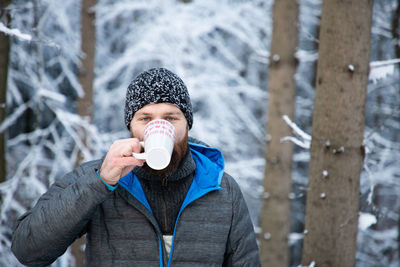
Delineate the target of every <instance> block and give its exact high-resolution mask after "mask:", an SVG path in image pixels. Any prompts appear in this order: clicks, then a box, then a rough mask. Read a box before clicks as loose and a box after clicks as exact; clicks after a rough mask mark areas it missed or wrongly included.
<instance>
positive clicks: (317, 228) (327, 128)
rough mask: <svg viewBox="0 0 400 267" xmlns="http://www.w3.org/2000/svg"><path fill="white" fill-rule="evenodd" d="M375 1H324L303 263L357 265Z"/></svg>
mask: <svg viewBox="0 0 400 267" xmlns="http://www.w3.org/2000/svg"><path fill="white" fill-rule="evenodd" d="M372 5H373V1H372V0H366V1H359V0H352V1H350V0H347V1H323V5H322V20H321V29H320V44H319V60H318V69H317V84H316V95H315V107H314V116H313V127H312V143H311V160H310V170H309V172H310V173H309V186H308V191H307V203H306V219H305V229H306V230H305V231H306V233H307V234H306V235H305V237H304V245H303V258H302V263H303V265H309V264H310V263H311V262H313V261H314V262H315V264H316V266H343V267H346V266H354V265H355V253H356V237H357V226H358V208H359V198H360V173H361V168H362V164H363V158H364V149H363V146H362V141H363V132H364V122H365V100H366V89H367V84H368V72H369V51H370V35H371V32H370V30H371V21H372Z"/></svg>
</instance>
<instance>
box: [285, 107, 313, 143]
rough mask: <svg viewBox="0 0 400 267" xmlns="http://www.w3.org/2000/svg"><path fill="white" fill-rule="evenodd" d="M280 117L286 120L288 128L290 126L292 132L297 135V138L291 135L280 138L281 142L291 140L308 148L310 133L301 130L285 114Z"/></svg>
mask: <svg viewBox="0 0 400 267" xmlns="http://www.w3.org/2000/svg"><path fill="white" fill-rule="evenodd" d="M282 118H283V120H284V121H285V122H286V124H287V125H289V127H290V128H292V130H293V132H294V134H295V135H297V138H296V137H293V136H285V137H283V138H281V142H286V141H291V142H293V143H294V144H296V145H298V146H300V147H302V148H305V149H310V145H311V135H309V134H307V133H305V132H304V131H303V130H301V129H300V127H298V126H297V125H296V124H295V123H294V122H292V121H291V120H290V118H289V117H288V116H287V115H283V116H282Z"/></svg>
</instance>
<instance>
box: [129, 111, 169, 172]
mask: <svg viewBox="0 0 400 267" xmlns="http://www.w3.org/2000/svg"><path fill="white" fill-rule="evenodd" d="M175 136H176V131H175V127H174V126H173V125H172V124H171V123H170V122H169V121H166V120H162V119H157V120H152V121H150V122H149V123H147V124H146V126H145V127H144V142H141V144H142V146H143V147H144V153H132V156H134V157H135V158H137V159H144V160H146V164H147V165H148V166H149V167H150V168H152V169H154V170H162V169H165V168H166V167H167V166H168V164H169V162H170V161H171V156H172V151H173V149H174V141H175Z"/></svg>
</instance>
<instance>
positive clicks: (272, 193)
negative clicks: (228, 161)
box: [260, 0, 299, 266]
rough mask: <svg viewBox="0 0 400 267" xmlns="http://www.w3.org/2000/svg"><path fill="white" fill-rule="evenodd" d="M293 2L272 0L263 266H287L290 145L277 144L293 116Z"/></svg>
mask: <svg viewBox="0 0 400 267" xmlns="http://www.w3.org/2000/svg"><path fill="white" fill-rule="evenodd" d="M298 13H299V7H298V3H297V1H292V0H282V1H275V3H274V9H273V16H274V17H273V33H272V41H271V60H270V69H269V103H268V123H267V124H268V126H267V132H268V134H269V135H270V140H269V142H268V143H267V147H266V154H265V158H266V161H267V164H266V168H265V175H264V191H265V193H264V198H263V208H262V214H261V228H262V233H263V235H262V236H261V254H260V257H261V262H262V265H263V266H288V264H289V245H288V236H289V233H290V199H289V193H290V191H291V172H292V155H293V144H292V143H289V142H287V143H281V141H280V140H281V138H283V137H285V136H290V135H291V130H290V128H289V127H288V125H287V124H286V123H285V122H284V120H283V119H282V116H283V115H287V116H289V117H290V118H293V116H294V107H295V103H294V101H295V95H296V84H295V81H294V75H295V72H296V66H297V62H296V59H295V51H296V46H297V41H298V27H297V23H298Z"/></svg>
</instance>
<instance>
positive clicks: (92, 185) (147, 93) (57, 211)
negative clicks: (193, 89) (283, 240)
mask: <svg viewBox="0 0 400 267" xmlns="http://www.w3.org/2000/svg"><path fill="white" fill-rule="evenodd" d="M154 119H164V120H167V121H169V122H170V123H172V124H173V125H174V127H175V129H176V139H175V144H174V149H173V155H172V159H171V163H170V164H169V165H168V166H167V167H166V168H165V169H163V170H157V171H156V170H153V169H151V168H150V167H149V166H147V165H146V163H145V161H144V160H138V159H136V158H134V157H133V156H132V153H133V152H135V153H138V152H140V150H141V146H140V143H139V141H141V140H143V129H144V126H145V125H146V124H147V123H148V122H149V121H152V120H154ZM125 123H126V126H127V127H128V129H129V130H130V133H131V138H128V139H123V140H117V141H116V142H115V143H114V144H113V145H111V147H110V149H109V151H108V152H107V154H106V156H105V158H104V159H103V160H97V161H92V162H88V163H85V164H83V165H81V166H80V167H78V168H77V169H76V170H74V171H73V172H71V173H69V174H67V175H66V176H65V177H63V178H62V179H60V180H57V181H56V182H55V183H54V185H52V186H51V187H50V189H49V190H48V191H47V193H45V194H44V195H43V196H42V197H41V198H40V199H39V201H38V203H37V204H36V206H35V207H34V208H33V209H32V210H30V211H28V212H27V213H26V214H24V215H23V216H22V217H21V218H20V219H19V220H18V224H17V226H16V229H15V232H14V234H13V242H12V251H13V252H14V254H15V255H16V256H17V258H18V259H19V260H20V261H21V262H22V263H24V264H26V265H35V266H37V265H39V266H41V265H42V266H43V265H48V264H50V263H52V262H53V261H55V260H56V259H57V258H58V257H59V256H61V255H62V254H63V253H64V252H65V251H66V249H67V248H68V246H69V245H70V244H71V243H72V242H73V241H74V240H75V239H76V238H78V237H80V236H82V235H83V234H85V233H86V248H85V264H86V266H260V263H259V259H258V248H257V244H256V239H255V235H254V230H253V225H252V223H251V220H250V217H249V213H248V210H247V206H246V204H245V201H244V199H243V196H242V193H241V191H240V189H239V187H238V185H237V183H236V182H235V181H234V180H233V179H232V178H231V177H230V176H229V175H228V174H226V173H224V161H223V157H222V154H221V152H220V151H218V150H217V149H214V148H210V147H208V146H206V145H204V144H201V143H199V142H197V141H195V140H192V139H191V140H189V138H188V131H189V129H190V128H191V127H192V124H193V116H192V106H191V102H190V98H189V94H188V91H187V88H186V86H185V85H184V83H183V81H182V80H181V79H180V78H179V77H178V76H176V75H175V74H174V73H172V72H170V71H169V70H166V69H163V68H159V69H151V70H148V71H146V72H143V73H141V74H140V75H139V76H138V77H137V78H136V79H135V80H133V81H132V82H131V84H130V85H129V87H128V90H127V94H126V103H125Z"/></svg>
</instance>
